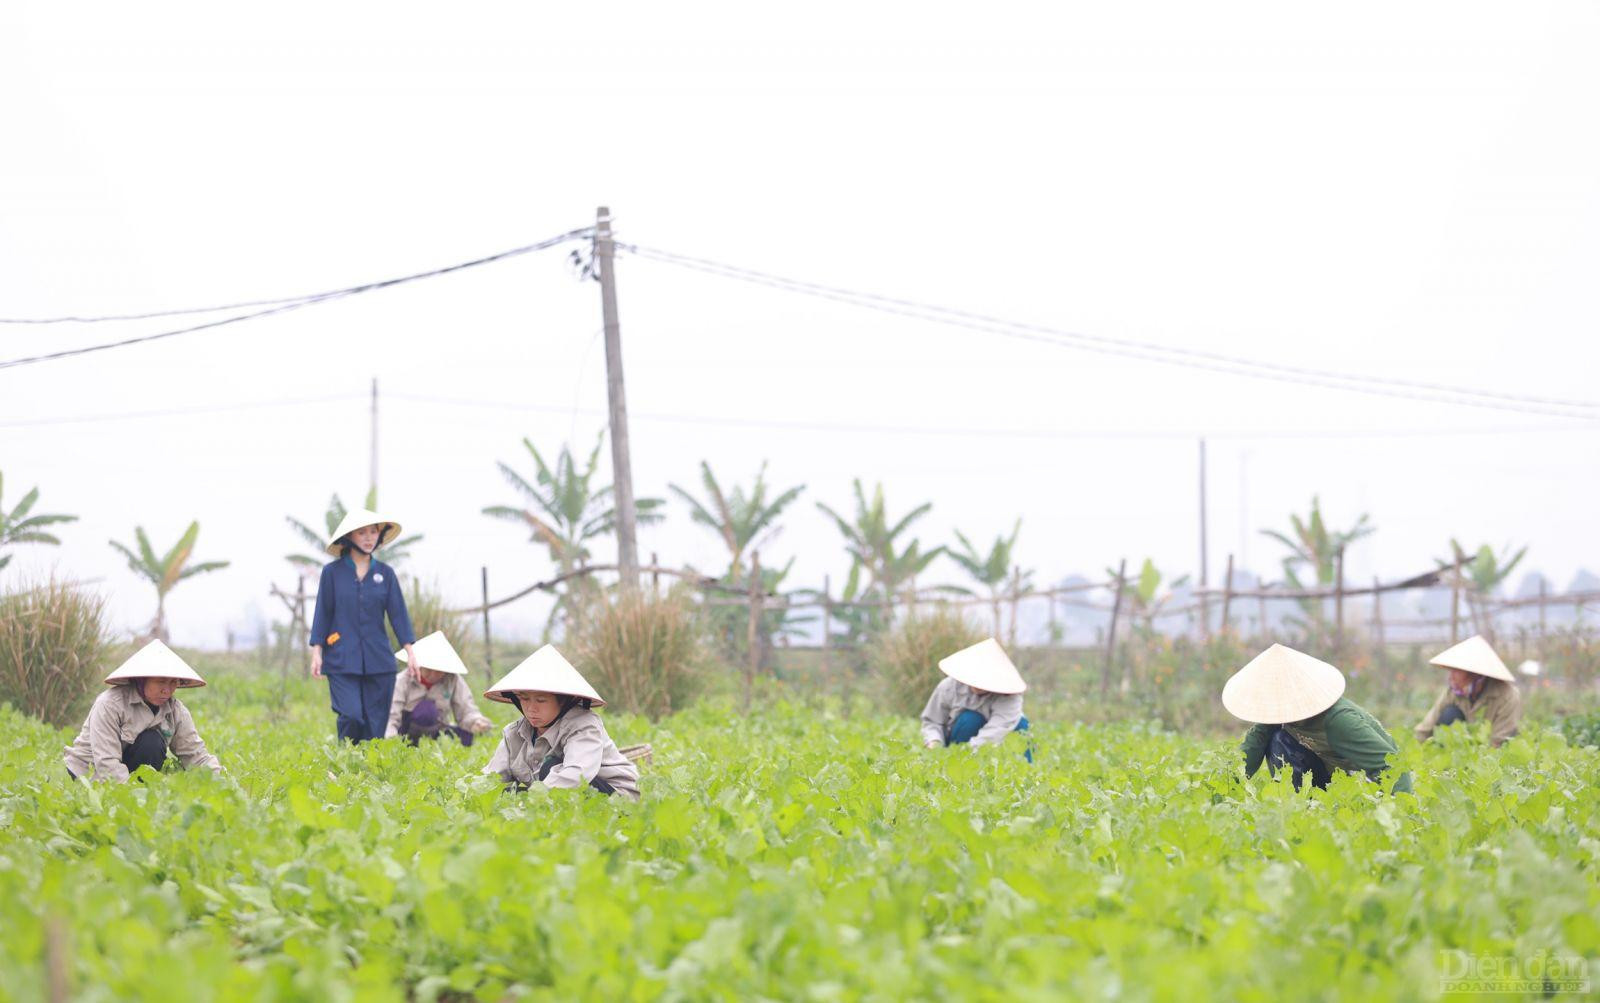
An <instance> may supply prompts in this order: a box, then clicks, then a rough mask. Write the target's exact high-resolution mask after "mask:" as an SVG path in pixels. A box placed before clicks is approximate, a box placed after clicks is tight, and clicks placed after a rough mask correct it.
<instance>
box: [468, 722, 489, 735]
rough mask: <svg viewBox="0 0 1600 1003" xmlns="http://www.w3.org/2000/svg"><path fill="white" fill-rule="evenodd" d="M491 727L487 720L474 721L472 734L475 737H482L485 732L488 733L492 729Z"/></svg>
mask: <svg viewBox="0 0 1600 1003" xmlns="http://www.w3.org/2000/svg"><path fill="white" fill-rule="evenodd" d="M490 727H492V726H491V725H490V724H489V722H488V721H487V720H485V719H483V718H479V719H478V720H476V721H474V722H473V723H472V733H473V734H474V735H481V734H483V733H484V732H486V731H488V730H489V729H490Z"/></svg>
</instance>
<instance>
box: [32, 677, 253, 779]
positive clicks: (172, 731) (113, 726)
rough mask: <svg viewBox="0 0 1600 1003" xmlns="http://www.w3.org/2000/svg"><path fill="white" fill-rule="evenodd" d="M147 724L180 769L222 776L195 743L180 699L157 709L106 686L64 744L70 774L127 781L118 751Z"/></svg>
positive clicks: (128, 690) (125, 688) (122, 688)
mask: <svg viewBox="0 0 1600 1003" xmlns="http://www.w3.org/2000/svg"><path fill="white" fill-rule="evenodd" d="M152 726H154V727H156V728H159V729H160V731H161V737H162V738H164V739H166V742H167V748H168V749H170V750H171V751H172V754H173V755H174V756H176V757H178V762H180V763H182V764H183V765H184V767H185V768H190V767H195V766H204V767H206V768H207V769H209V770H211V771H212V772H214V773H221V772H222V764H221V763H220V762H218V761H217V757H216V756H213V755H212V754H211V753H209V752H207V751H206V743H204V742H202V741H201V740H200V733H199V732H197V731H195V728H194V718H192V717H190V716H189V708H187V707H185V706H184V705H183V701H182V700H179V699H178V698H177V697H176V696H174V697H172V698H171V699H170V700H168V701H167V702H166V703H164V704H162V705H161V709H160V710H157V709H156V708H154V707H151V706H150V705H149V704H147V703H145V701H144V697H143V696H141V695H139V693H138V692H136V691H135V690H134V688H133V687H132V686H129V685H127V684H126V683H123V684H121V685H117V686H109V687H107V688H106V691H105V692H104V693H102V694H100V695H99V696H97V697H95V698H94V703H93V704H92V705H90V707H89V717H88V719H87V720H86V721H84V722H83V728H82V730H80V731H79V732H78V737H77V738H75V739H73V741H72V744H71V745H69V746H66V748H65V749H64V752H65V755H64V756H63V757H62V758H63V759H64V760H65V761H66V764H67V769H69V770H71V771H72V774H73V776H76V777H90V776H92V777H93V778H94V779H95V780H114V781H117V782H118V783H121V782H123V781H126V780H127V779H128V768H127V767H126V766H124V765H122V747H123V746H125V745H132V744H133V740H134V739H136V738H138V737H139V735H140V733H141V732H143V731H145V730H146V729H148V728H150V727H152Z"/></svg>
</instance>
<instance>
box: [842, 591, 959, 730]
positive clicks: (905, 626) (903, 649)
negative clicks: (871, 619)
mask: <svg viewBox="0 0 1600 1003" xmlns="http://www.w3.org/2000/svg"><path fill="white" fill-rule="evenodd" d="M987 636H988V635H987V634H985V633H984V632H983V631H982V630H980V629H979V628H978V627H975V626H973V624H972V623H971V622H970V621H969V620H968V619H967V618H966V617H965V616H963V615H962V613H961V611H960V610H959V609H950V608H946V607H934V608H933V609H931V610H923V611H919V612H917V613H915V614H913V615H911V616H908V617H906V618H905V619H904V620H902V621H901V622H900V623H899V624H898V625H896V626H895V627H894V628H892V629H891V630H888V631H885V632H884V633H883V634H881V635H879V636H878V637H877V638H876V639H874V640H873V642H872V644H871V645H870V646H869V648H868V650H867V666H868V668H869V670H870V671H871V672H872V677H873V679H874V681H875V682H876V684H877V687H878V689H879V690H880V692H881V693H882V701H883V706H884V707H885V708H886V709H888V710H890V711H894V712H898V713H900V714H919V713H921V711H922V708H923V705H924V704H926V703H927V702H928V697H929V695H930V694H932V693H933V688H934V687H935V686H937V685H938V684H939V681H940V680H941V679H943V678H944V674H943V673H941V672H940V671H939V659H941V658H944V657H945V656H946V655H953V654H955V653H956V652H958V651H960V650H961V649H962V648H969V647H971V646H972V645H974V644H977V643H978V642H979V641H981V640H983V639H984V638H985V637H987Z"/></svg>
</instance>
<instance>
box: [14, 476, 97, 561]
mask: <svg viewBox="0 0 1600 1003" xmlns="http://www.w3.org/2000/svg"><path fill="white" fill-rule="evenodd" d="M4 495H5V477H4V475H3V474H0V497H4ZM38 500H39V489H38V488H37V487H35V488H33V489H32V490H30V491H29V492H28V493H27V494H25V495H23V496H22V500H21V501H19V502H17V504H16V507H15V508H13V509H12V510H11V511H10V512H7V511H6V510H5V507H4V506H0V549H4V548H5V547H10V546H14V545H16V544H19V543H47V544H50V545H52V546H60V545H61V541H60V540H59V539H57V538H56V537H55V536H53V535H52V534H50V533H46V532H44V530H43V527H45V526H53V525H56V524H58V523H63V522H76V521H77V519H78V517H77V516H75V515H47V514H43V513H41V514H39V515H29V514H28V513H29V512H31V511H33V506H34V503H35V502H37V501H38ZM10 563H11V555H10V554H0V568H4V567H5V566H6V565H7V564H10Z"/></svg>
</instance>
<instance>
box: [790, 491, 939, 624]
mask: <svg viewBox="0 0 1600 1003" xmlns="http://www.w3.org/2000/svg"><path fill="white" fill-rule="evenodd" d="M853 486H854V489H855V503H856V512H855V517H854V518H853V519H846V518H845V517H844V516H842V515H840V514H839V513H838V512H835V511H834V510H833V509H831V508H829V507H828V506H827V505H824V504H823V503H822V502H818V503H817V508H818V509H820V510H821V511H822V512H823V513H824V514H826V515H827V516H828V517H829V518H831V519H832V520H833V521H834V524H835V525H836V526H838V528H839V533H840V534H841V535H842V536H843V537H844V541H845V549H846V550H847V551H848V552H849V554H850V581H849V583H848V584H847V585H846V587H845V592H846V598H855V597H856V596H857V595H859V597H860V598H862V599H866V600H882V601H895V600H899V599H901V598H903V597H902V596H901V590H902V588H905V587H907V586H914V585H915V582H916V577H917V576H918V575H919V574H921V573H922V572H923V571H925V570H927V567H928V565H930V564H932V563H933V562H934V560H935V559H937V558H938V557H939V555H940V554H943V553H945V552H946V551H945V548H944V547H934V548H933V549H932V550H923V549H922V543H921V541H919V540H916V539H912V540H909V541H907V542H904V543H902V542H901V540H902V538H903V537H904V536H905V534H906V533H907V531H908V530H910V528H911V524H912V523H914V522H916V521H917V520H918V519H921V518H922V517H923V516H925V515H927V514H928V512H929V510H931V509H932V508H933V503H932V502H923V503H922V504H921V505H918V506H917V507H916V508H914V509H912V510H911V511H910V512H908V513H906V514H905V515H904V516H902V517H900V518H899V519H898V520H897V519H894V518H892V517H891V516H890V515H889V510H888V506H887V505H885V504H884V500H883V485H882V484H879V485H877V487H876V488H875V489H874V490H873V493H872V500H871V501H870V502H869V501H868V500H867V495H866V492H865V491H864V490H863V489H862V487H861V479H860V478H859V477H858V478H856V479H855V481H854V482H853ZM863 570H864V571H865V572H866V574H867V576H868V577H867V581H866V582H865V583H862V582H861V581H860V576H861V573H862V571H863ZM858 589H859V592H858V591H857V590H858ZM889 609H890V607H887V606H885V607H884V608H883V612H882V615H881V617H880V616H879V614H878V611H877V610H874V611H873V612H872V613H871V614H868V616H867V620H868V622H869V624H870V625H871V628H872V629H876V627H877V626H878V625H879V623H880V622H886V621H887V620H889V619H892V616H891V615H890V612H889Z"/></svg>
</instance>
